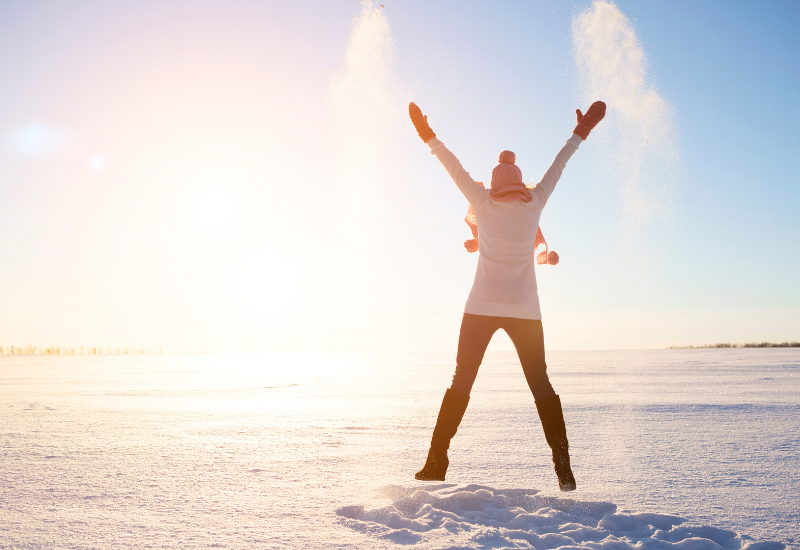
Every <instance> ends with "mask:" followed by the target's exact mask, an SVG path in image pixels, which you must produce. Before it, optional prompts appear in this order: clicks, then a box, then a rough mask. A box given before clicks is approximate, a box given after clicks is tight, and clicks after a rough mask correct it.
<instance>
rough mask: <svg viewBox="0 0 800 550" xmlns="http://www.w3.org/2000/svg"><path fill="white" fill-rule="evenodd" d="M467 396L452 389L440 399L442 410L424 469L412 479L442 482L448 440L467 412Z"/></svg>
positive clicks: (445, 470)
mask: <svg viewBox="0 0 800 550" xmlns="http://www.w3.org/2000/svg"><path fill="white" fill-rule="evenodd" d="M468 403H469V396H468V395H464V394H463V393H459V392H457V391H455V390H453V389H448V390H447V392H445V394H444V399H442V408H441V409H439V418H438V419H437V420H436V427H435V428H434V429H433V437H432V438H431V448H430V450H429V451H428V460H427V461H426V462H425V467H424V468H422V469H421V470H420V471H419V472H417V473H416V474H415V475H414V477H415V478H416V479H419V480H422V481H444V476H445V474H447V467H448V466H449V465H450V460H449V459H448V458H447V449H449V448H450V440H451V439H453V436H454V435H456V431H458V425H459V424H461V419H462V418H463V417H464V412H465V411H466V410H467V404H468Z"/></svg>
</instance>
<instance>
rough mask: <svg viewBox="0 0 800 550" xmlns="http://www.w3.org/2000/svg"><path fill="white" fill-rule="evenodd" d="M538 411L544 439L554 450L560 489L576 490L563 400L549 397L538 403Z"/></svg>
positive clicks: (554, 462) (557, 397)
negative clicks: (562, 404) (562, 408)
mask: <svg viewBox="0 0 800 550" xmlns="http://www.w3.org/2000/svg"><path fill="white" fill-rule="evenodd" d="M536 409H537V410H538V411H539V418H540V419H541V421H542V428H543V429H544V437H545V438H546V439H547V444H548V445H550V448H551V449H552V450H553V464H555V467H556V475H557V476H558V487H559V489H561V490H562V491H574V490H575V476H573V475H572V468H570V467H569V442H568V441H567V428H566V426H564V413H563V412H562V411H561V398H560V397H559V396H557V395H556V396H555V397H548V398H547V399H540V400H538V401H536Z"/></svg>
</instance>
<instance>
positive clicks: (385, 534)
mask: <svg viewBox="0 0 800 550" xmlns="http://www.w3.org/2000/svg"><path fill="white" fill-rule="evenodd" d="M537 493H538V491H537V490H535V489H504V490H502V489H494V488H492V487H487V486H484V485H463V486H459V485H454V484H437V485H429V486H427V488H426V489H419V488H417V487H408V488H406V487H402V486H397V485H389V486H386V487H383V488H382V489H380V490H379V491H378V497H379V498H391V499H393V501H392V503H391V504H390V505H388V506H383V507H380V508H375V509H371V510H367V509H365V507H363V506H344V507H342V508H339V509H338V510H337V511H336V513H337V514H338V515H339V516H340V521H342V522H343V523H345V524H346V525H347V526H348V527H350V528H351V529H353V530H355V531H359V532H362V533H364V534H367V535H370V536H373V537H376V538H378V539H382V540H386V541H392V542H395V543H400V544H415V545H420V546H423V547H425V546H431V547H434V548H536V549H553V548H575V547H582V548H593V549H600V548H609V549H614V550H623V549H626V548H636V549H637V550H642V549H656V548H657V549H667V548H680V549H683V550H705V549H709V550H710V549H719V548H724V549H726V550H739V549H744V548H748V549H750V550H767V549H769V550H779V549H783V548H784V545H783V544H781V543H775V542H761V543H756V542H754V541H753V540H752V539H751V538H750V537H747V536H745V535H737V534H736V533H734V532H733V531H727V530H724V529H718V528H715V527H709V526H700V525H690V524H687V521H686V520H685V519H684V518H680V517H676V516H670V515H662V514H652V513H639V514H637V513H632V512H630V511H627V510H623V511H618V510H617V506H616V505H614V504H612V503H609V502H582V501H579V500H573V499H568V498H557V497H552V496H538V495H537Z"/></svg>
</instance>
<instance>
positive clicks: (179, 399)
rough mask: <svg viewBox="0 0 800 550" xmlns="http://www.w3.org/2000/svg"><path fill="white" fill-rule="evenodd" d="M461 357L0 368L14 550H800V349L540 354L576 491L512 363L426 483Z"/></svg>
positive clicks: (2, 533)
mask: <svg viewBox="0 0 800 550" xmlns="http://www.w3.org/2000/svg"><path fill="white" fill-rule="evenodd" d="M453 363H454V357H453V354H449V353H445V354H411V353H409V354H393V355H389V354H385V355H344V354H336V353H328V354H318V355H311V354H308V355H299V354H298V355H291V354H286V355H278V354H274V355H262V356H243V355H239V356H236V355H232V356H225V355H218V356H128V357H125V356H106V357H75V356H70V357H48V356H31V357H24V356H0V471H2V476H1V477H0V548H18V547H22V548H53V547H58V548H107V547H130V548H143V547H160V548H186V547H204V546H205V547H219V548H300V547H303V548H354V549H358V548H365V549H366V548H395V547H398V545H399V546H403V547H405V546H411V547H414V548H540V549H541V548H548V549H550V548H560V547H577V546H581V547H586V548H600V547H607V548H615V549H616V548H629V547H632V546H635V547H636V548H640V549H641V548H659V549H662V548H673V547H676V548H677V547H680V548H688V549H690V550H691V549H694V548H720V547H721V548H725V549H731V550H732V549H737V548H752V549H755V548H781V547H783V545H784V544H785V545H786V546H788V547H789V548H795V549H797V548H800V513H798V508H800V506H798V504H799V501H800V474H798V472H800V458H799V457H800V453H798V452H797V451H798V442H799V440H800V436H798V434H800V425H798V424H800V420H798V418H800V417H799V416H798V412H800V403H798V401H800V391H798V390H800V387H798V385H799V384H798V378H797V373H798V371H799V370H800V350H794V349H761V350H759V349H731V350H713V349H712V350H660V351H608V352H549V353H548V370H549V372H550V375H551V379H552V382H553V385H554V387H555V388H556V390H557V391H558V392H559V393H560V394H561V397H562V401H563V402H564V409H565V410H564V414H565V417H566V421H567V428H568V433H569V436H570V443H571V452H572V457H573V458H572V464H573V469H574V471H575V475H576V478H577V481H578V490H577V491H575V492H573V493H560V492H559V491H558V487H557V482H556V478H555V474H554V473H553V470H552V464H551V462H550V459H549V456H548V454H549V451H548V449H547V446H546V443H545V441H544V436H543V434H542V432H541V426H540V425H539V422H538V418H537V416H536V409H535V406H534V403H533V398H532V397H531V395H530V392H529V391H528V389H527V387H526V386H525V382H524V377H523V375H522V372H521V368H520V367H519V365H518V363H517V362H516V359H515V357H514V355H513V354H510V353H499V352H495V353H489V354H488V355H487V358H486V360H485V362H484V365H483V366H482V367H481V372H480V373H479V376H478V380H477V382H476V384H475V388H474V390H473V397H472V400H471V402H470V406H469V408H468V410H467V413H466V415H465V417H464V421H463V423H462V425H461V428H460V429H459V433H458V435H457V436H456V437H455V438H454V440H453V445H452V447H451V452H450V459H451V465H450V470H449V472H448V479H447V483H422V482H417V481H415V480H414V479H413V473H414V472H415V471H416V470H417V469H419V468H420V467H421V466H422V464H423V463H424V460H425V453H426V451H427V445H428V442H429V440H430V434H431V430H432V428H433V424H434V422H435V418H436V414H437V412H438V406H439V403H440V401H441V397H442V395H443V394H444V390H445V389H446V387H447V385H448V383H449V380H450V378H451V376H452V370H453ZM770 541H775V542H770Z"/></svg>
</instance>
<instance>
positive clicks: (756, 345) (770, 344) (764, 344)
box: [668, 342, 800, 349]
mask: <svg viewBox="0 0 800 550" xmlns="http://www.w3.org/2000/svg"><path fill="white" fill-rule="evenodd" d="M707 348H800V342H781V343H780V344H776V343H774V342H751V343H749V344H706V345H704V346H670V347H669V348H668V349H707Z"/></svg>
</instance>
